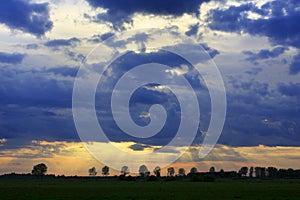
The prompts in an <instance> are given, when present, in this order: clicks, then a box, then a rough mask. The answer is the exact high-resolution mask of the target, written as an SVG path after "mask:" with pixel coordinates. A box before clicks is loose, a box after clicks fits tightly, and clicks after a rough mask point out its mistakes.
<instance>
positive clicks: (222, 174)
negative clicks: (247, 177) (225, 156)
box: [220, 169, 225, 178]
mask: <svg viewBox="0 0 300 200" xmlns="http://www.w3.org/2000/svg"><path fill="white" fill-rule="evenodd" d="M224 176H225V172H224V169H220V177H222V178H223V177H224Z"/></svg>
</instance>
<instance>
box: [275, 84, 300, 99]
mask: <svg viewBox="0 0 300 200" xmlns="http://www.w3.org/2000/svg"><path fill="white" fill-rule="evenodd" d="M278 91H279V92H280V93H281V94H283V95H286V96H291V97H293V96H296V97H299V98H300V83H290V84H284V83H280V84H278Z"/></svg>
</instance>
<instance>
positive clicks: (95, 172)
mask: <svg viewBox="0 0 300 200" xmlns="http://www.w3.org/2000/svg"><path fill="white" fill-rule="evenodd" d="M88 172H89V175H90V176H96V175H97V170H96V168H95V167H92V168H91V169H89V171H88Z"/></svg>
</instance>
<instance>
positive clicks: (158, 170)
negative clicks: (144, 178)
mask: <svg viewBox="0 0 300 200" xmlns="http://www.w3.org/2000/svg"><path fill="white" fill-rule="evenodd" d="M160 171H161V169H160V167H159V166H157V167H155V168H154V170H153V173H154V174H155V176H156V177H157V178H159V177H160Z"/></svg>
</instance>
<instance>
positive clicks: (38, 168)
mask: <svg viewBox="0 0 300 200" xmlns="http://www.w3.org/2000/svg"><path fill="white" fill-rule="evenodd" d="M47 169H48V167H47V165H45V164H44V163H40V164H38V165H35V166H33V169H32V171H31V174H32V175H35V176H41V175H45V174H46V173H47Z"/></svg>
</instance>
